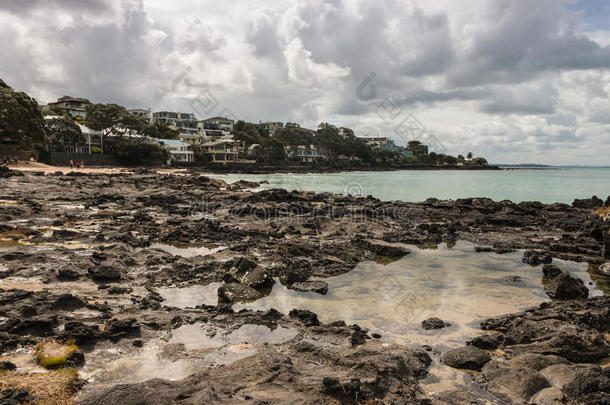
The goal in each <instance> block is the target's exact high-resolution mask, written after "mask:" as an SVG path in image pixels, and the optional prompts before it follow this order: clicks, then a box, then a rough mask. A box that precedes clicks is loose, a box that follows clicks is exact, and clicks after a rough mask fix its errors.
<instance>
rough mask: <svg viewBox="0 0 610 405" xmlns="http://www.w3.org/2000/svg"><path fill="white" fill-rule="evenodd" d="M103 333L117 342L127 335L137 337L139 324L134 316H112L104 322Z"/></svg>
mask: <svg viewBox="0 0 610 405" xmlns="http://www.w3.org/2000/svg"><path fill="white" fill-rule="evenodd" d="M105 335H106V337H107V338H108V339H109V340H111V341H113V342H118V341H119V340H121V339H123V338H127V337H134V336H135V337H139V336H140V325H139V324H138V321H137V320H136V319H134V318H127V319H116V318H112V319H110V320H109V321H108V322H106V328H105Z"/></svg>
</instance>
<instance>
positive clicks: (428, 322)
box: [421, 318, 451, 330]
mask: <svg viewBox="0 0 610 405" xmlns="http://www.w3.org/2000/svg"><path fill="white" fill-rule="evenodd" d="M449 326H451V323H449V322H445V321H443V320H442V319H440V318H428V319H424V320H423V321H422V322H421V327H422V328H424V329H425V330H432V329H442V328H446V327H449Z"/></svg>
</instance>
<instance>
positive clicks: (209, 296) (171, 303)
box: [157, 283, 223, 309]
mask: <svg viewBox="0 0 610 405" xmlns="http://www.w3.org/2000/svg"><path fill="white" fill-rule="evenodd" d="M222 284H223V283H210V284H206V285H193V286H190V287H183V288H178V287H166V288H159V289H157V292H158V293H159V294H160V295H161V296H162V297H163V305H165V306H168V307H176V308H182V309H184V308H194V307H196V306H197V305H202V304H204V305H216V304H218V287H220V286H221V285H222Z"/></svg>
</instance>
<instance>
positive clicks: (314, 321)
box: [290, 309, 320, 326]
mask: <svg viewBox="0 0 610 405" xmlns="http://www.w3.org/2000/svg"><path fill="white" fill-rule="evenodd" d="M290 317H291V318H297V319H299V320H300V321H301V322H303V325H305V326H319V325H320V321H319V320H318V315H316V314H314V313H313V312H311V311H307V310H305V309H293V310H292V311H290Z"/></svg>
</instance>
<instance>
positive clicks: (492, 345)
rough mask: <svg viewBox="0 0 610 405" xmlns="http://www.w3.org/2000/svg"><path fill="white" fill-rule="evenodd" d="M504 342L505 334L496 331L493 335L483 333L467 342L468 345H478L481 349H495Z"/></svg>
mask: <svg viewBox="0 0 610 405" xmlns="http://www.w3.org/2000/svg"><path fill="white" fill-rule="evenodd" d="M503 342H504V335H502V334H500V333H495V334H493V335H482V336H477V337H476V338H474V339H472V340H470V341H469V342H466V344H467V345H470V346H474V347H478V348H479V349H485V350H494V349H497V348H498V347H499V346H500V345H501V344H502V343H503Z"/></svg>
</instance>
